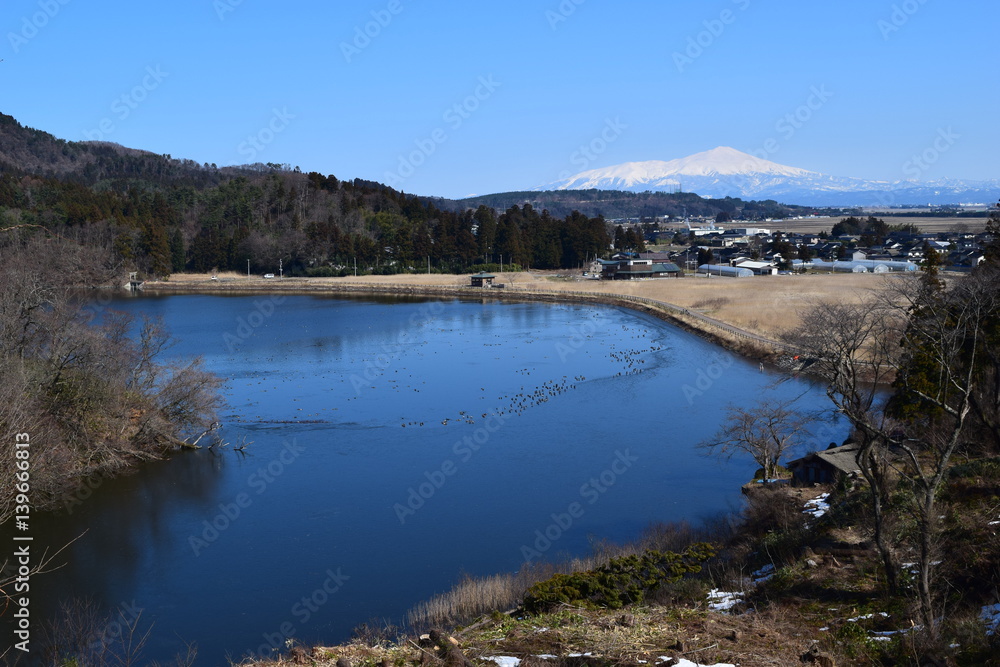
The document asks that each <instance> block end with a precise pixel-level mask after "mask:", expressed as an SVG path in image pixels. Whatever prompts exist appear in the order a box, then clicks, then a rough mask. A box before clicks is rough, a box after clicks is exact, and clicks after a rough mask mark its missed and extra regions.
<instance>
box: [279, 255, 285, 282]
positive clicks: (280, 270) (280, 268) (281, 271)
mask: <svg viewBox="0 0 1000 667" xmlns="http://www.w3.org/2000/svg"><path fill="white" fill-rule="evenodd" d="M284 277H285V270H284V268H282V266H281V258H280V257H279V258H278V278H284Z"/></svg>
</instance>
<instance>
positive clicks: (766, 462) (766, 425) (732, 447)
mask: <svg viewBox="0 0 1000 667" xmlns="http://www.w3.org/2000/svg"><path fill="white" fill-rule="evenodd" d="M793 403H794V399H793V400H788V401H778V400H776V399H771V398H763V399H761V400H759V401H757V402H756V403H755V404H754V405H753V406H752V407H750V408H743V407H740V406H737V405H729V406H727V407H726V418H725V420H724V421H723V423H722V427H721V428H720V429H719V431H718V432H717V433H716V434H715V435H714V436H712V438H710V439H709V440H705V441H703V442H700V443H699V444H698V446H699V447H702V448H704V449H708V450H710V451H711V453H712V454H714V455H716V456H720V457H722V458H727V459H728V458H731V457H732V456H734V455H736V454H745V455H748V456H750V458H752V459H753V460H754V461H755V462H756V463H757V465H758V466H760V467H761V468H762V469H763V471H764V478H765V479H774V478H775V477H777V474H778V465H779V461H780V460H781V458H782V457H783V456H785V454H786V453H787V452H788V451H789V450H790V449H792V448H793V447H795V446H796V445H798V444H799V443H800V441H801V439H802V437H803V434H804V432H805V428H806V425H807V424H808V422H809V419H808V418H807V417H805V416H804V415H802V414H801V413H800V412H798V411H796V410H794V409H792V407H791V406H792V404H793Z"/></svg>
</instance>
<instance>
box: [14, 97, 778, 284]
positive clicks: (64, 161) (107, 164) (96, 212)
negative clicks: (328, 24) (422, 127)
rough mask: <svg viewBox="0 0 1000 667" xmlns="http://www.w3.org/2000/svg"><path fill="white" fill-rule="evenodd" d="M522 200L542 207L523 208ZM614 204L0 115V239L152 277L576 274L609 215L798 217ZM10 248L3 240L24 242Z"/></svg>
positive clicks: (674, 198)
mask: <svg viewBox="0 0 1000 667" xmlns="http://www.w3.org/2000/svg"><path fill="white" fill-rule="evenodd" d="M521 194H523V195H533V196H534V197H535V198H536V199H534V200H531V201H536V200H537V201H541V202H543V203H544V206H541V207H540V206H536V205H532V204H530V203H525V201H524V200H523V198H521V199H518V195H521ZM613 195H614V196H615V197H617V198H618V201H619V202H625V203H624V204H620V205H615V206H611V205H610V204H608V203H606V202H607V201H608V199H609V197H611V194H609V193H598V192H596V191H591V192H582V193H574V194H567V193H513V196H505V195H496V196H494V197H493V198H480V200H481V201H476V200H465V201H458V202H455V201H449V200H443V199H433V198H427V197H419V196H414V195H408V194H404V193H401V192H397V191H395V190H393V189H392V188H389V187H387V186H384V185H381V184H379V183H374V182H370V181H362V180H359V179H356V180H353V181H342V180H339V179H337V178H336V177H334V176H330V175H322V174H318V173H302V172H300V171H299V170H298V168H295V169H293V168H291V167H289V166H288V165H278V164H270V163H269V164H255V165H248V166H243V167H223V168H219V167H216V165H214V164H198V163H196V162H194V161H191V160H181V159H175V158H172V157H171V156H169V155H157V154H154V153H150V152H146V151H140V150H134V149H130V148H125V147H122V146H119V145H117V144H112V143H106V142H70V141H65V140H62V139H58V138H56V137H54V136H52V135H51V134H48V133H47V132H43V131H40V130H35V129H31V128H27V127H24V126H22V125H21V124H20V123H18V121H17V120H15V119H14V118H12V117H10V116H6V115H2V114H0V229H2V228H9V227H18V229H19V231H18V232H17V234H20V235H21V237H22V238H23V235H25V234H46V235H49V236H58V237H61V238H64V239H69V240H71V241H74V242H77V243H80V244H83V245H85V246H88V247H91V248H97V249H100V250H103V251H105V252H106V254H107V256H108V257H110V258H113V261H114V263H115V264H117V265H118V266H119V267H120V270H121V271H133V270H137V271H139V272H140V273H141V274H142V276H143V277H144V278H148V277H155V276H165V275H168V274H170V273H176V272H180V271H199V272H203V271H211V270H220V271H221V270H235V271H241V272H243V271H246V270H247V260H249V261H250V267H249V268H250V270H251V271H253V272H255V273H266V272H276V270H277V267H278V263H279V260H281V262H282V264H283V267H284V269H285V272H286V273H287V274H292V275H295V274H298V275H338V274H346V273H348V272H351V273H353V270H354V265H355V262H356V263H357V267H358V269H359V272H365V271H372V272H378V273H395V272H400V271H407V270H426V269H427V266H428V263H429V264H430V265H431V267H432V268H433V269H434V270H438V271H448V272H462V271H467V270H470V269H472V268H473V267H476V266H477V265H483V264H490V263H497V262H499V261H501V259H502V261H503V263H504V264H516V265H520V266H522V267H532V268H539V269H551V268H569V267H578V266H580V265H581V264H582V263H584V262H585V261H586V260H587V259H588V258H593V257H594V256H595V255H596V256H601V255H604V254H606V253H607V252H608V248H609V244H610V242H611V235H610V232H611V231H612V230H610V229H609V226H608V224H607V223H606V222H605V217H609V216H615V217H617V216H619V215H622V214H626V215H633V213H632V211H635V212H636V213H638V214H642V215H662V214H664V213H669V212H673V213H675V214H677V215H679V214H680V213H681V210H682V209H684V208H685V207H686V208H687V211H688V212H689V213H691V214H693V215H694V214H712V213H716V212H719V211H727V212H735V211H737V210H740V211H742V213H743V214H744V215H745V216H746V217H747V218H750V219H753V218H758V217H764V214H765V212H766V214H767V215H768V216H769V217H770V216H773V215H780V214H782V212H784V213H785V214H787V213H788V212H789V209H788V207H779V209H781V210H778V209H774V207H773V206H771V204H773V202H769V203H765V204H764V205H763V208H762V205H760V204H757V203H754V202H741V201H740V200H729V199H726V200H703V199H701V198H700V197H698V196H697V195H691V194H680V195H662V194H661V195H653V194H651V193H640V194H634V193H613ZM574 198H575V199H574ZM601 202H604V203H601ZM594 203H600V206H598V207H595V206H593V204H594ZM546 209H548V210H546ZM605 209H606V212H605ZM626 209H628V210H627V211H626ZM772 209H773V210H772ZM578 210H583V211H584V213H582V214H581V213H579V212H577V211H578ZM602 214H603V215H602ZM733 217H737V216H735V215H734V216H733ZM6 237H7V239H6V240H5V239H0V243H7V242H10V240H9V239H13V238H15V234H14V233H8V234H7V235H6ZM635 240H636V241H637V242H638V243H640V244H641V238H640V237H639V236H638V235H636V239H635ZM348 267H349V268H348Z"/></svg>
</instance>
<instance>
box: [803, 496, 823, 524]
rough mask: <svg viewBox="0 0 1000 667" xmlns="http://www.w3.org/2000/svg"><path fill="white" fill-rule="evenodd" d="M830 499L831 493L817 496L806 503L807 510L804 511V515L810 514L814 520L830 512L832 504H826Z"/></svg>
mask: <svg viewBox="0 0 1000 667" xmlns="http://www.w3.org/2000/svg"><path fill="white" fill-rule="evenodd" d="M829 497H830V494H829V493H823V494H820V495H818V496H816V497H815V498H813V499H812V500H810V501H808V502H806V504H805V509H804V510H802V513H803V514H808V515H809V516H811V517H812V518H814V519H818V518H820V517H821V516H823V515H824V514H826V513H827V512H829V511H830V503H828V502H826V501H827V499H828V498H829Z"/></svg>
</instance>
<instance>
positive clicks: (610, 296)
mask: <svg viewBox="0 0 1000 667" xmlns="http://www.w3.org/2000/svg"><path fill="white" fill-rule="evenodd" d="M456 277H458V276H456ZM462 277H464V276H462ZM669 280H686V279H678V278H671V279H669ZM321 281H322V282H321ZM601 282H602V283H605V284H606V281H601ZM140 293H148V294H163V293H170V294H205V295H213V294H214V295H223V294H229V295H236V294H246V295H251V294H274V293H285V294H302V295H310V294H330V295H337V294H353V295H364V294H381V295H389V296H413V297H452V298H460V299H496V300H500V301H541V302H550V303H567V302H568V303H600V304H604V305H610V306H619V307H623V308H629V309H630V310H635V311H637V312H641V313H645V314H648V315H651V316H653V317H656V318H657V319H659V320H662V321H665V322H667V323H669V324H672V325H674V326H677V327H679V328H681V329H684V330H685V331H688V332H690V333H693V334H695V335H697V336H699V337H701V338H704V339H706V340H709V341H710V342H712V343H715V344H717V345H719V346H721V347H723V348H725V349H726V350H728V351H730V352H734V353H736V354H739V355H740V356H743V357H745V358H748V359H752V360H754V361H767V362H771V363H775V362H777V361H778V360H779V359H780V358H781V357H782V356H787V355H791V354H794V352H795V350H794V348H793V347H791V346H789V345H786V344H784V343H782V342H780V341H776V340H771V339H768V338H765V337H764V336H759V335H757V334H754V333H751V332H749V331H746V330H744V329H741V328H739V327H736V326H734V325H732V324H729V323H726V322H723V321H721V320H718V319H715V318H712V317H709V316H707V315H703V314H701V313H697V312H694V311H692V310H691V309H689V308H685V307H683V306H679V305H676V304H672V303H669V302H666V301H662V300H660V299H653V298H649V297H644V296H636V295H631V294H622V293H617V292H595V291H578V290H546V289H538V288H534V287H523V286H516V285H508V286H506V287H504V288H495V287H494V288H481V287H469V286H464V285H447V284H436V285H432V284H425V285H420V284H406V283H384V282H374V281H373V282H353V281H342V282H341V281H340V279H336V278H333V279H331V278H326V279H314V278H280V279H263V278H261V279H251V280H248V281H246V282H243V281H242V280H237V279H223V280H220V281H211V280H201V279H195V280H192V279H188V280H185V279H184V278H183V277H180V279H179V280H169V281H155V282H147V283H145V284H144V285H143V287H142V288H141V290H140Z"/></svg>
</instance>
